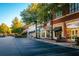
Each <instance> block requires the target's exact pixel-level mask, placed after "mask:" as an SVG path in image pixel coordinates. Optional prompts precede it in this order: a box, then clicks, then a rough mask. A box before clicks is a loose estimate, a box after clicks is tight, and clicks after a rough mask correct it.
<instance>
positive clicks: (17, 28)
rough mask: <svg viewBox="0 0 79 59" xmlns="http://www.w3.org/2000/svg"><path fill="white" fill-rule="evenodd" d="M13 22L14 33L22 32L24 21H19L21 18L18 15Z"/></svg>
mask: <svg viewBox="0 0 79 59" xmlns="http://www.w3.org/2000/svg"><path fill="white" fill-rule="evenodd" d="M12 23H13V25H12V32H13V33H21V32H22V31H23V29H22V22H21V21H19V19H18V18H17V17H15V18H14V20H13V21H12Z"/></svg>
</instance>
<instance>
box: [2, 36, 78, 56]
mask: <svg viewBox="0 0 79 59" xmlns="http://www.w3.org/2000/svg"><path fill="white" fill-rule="evenodd" d="M0 56H79V49H75V48H68V47H63V46H58V45H55V44H49V43H45V42H41V41H36V40H34V38H30V39H29V38H14V37H3V38H0Z"/></svg>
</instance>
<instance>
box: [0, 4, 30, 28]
mask: <svg viewBox="0 0 79 59" xmlns="http://www.w3.org/2000/svg"><path fill="white" fill-rule="evenodd" d="M29 5H30V4H28V3H0V24H1V23H5V24H7V25H8V26H11V24H12V20H13V19H14V18H15V17H18V18H19V19H20V20H21V16H20V12H21V11H23V10H24V9H26V8H27V7H28V6H29Z"/></svg>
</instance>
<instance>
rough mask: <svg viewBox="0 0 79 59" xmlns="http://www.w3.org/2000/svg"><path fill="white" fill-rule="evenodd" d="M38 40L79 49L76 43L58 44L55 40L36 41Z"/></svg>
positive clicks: (43, 40)
mask: <svg viewBox="0 0 79 59" xmlns="http://www.w3.org/2000/svg"><path fill="white" fill-rule="evenodd" d="M36 40H38V41H42V42H46V43H51V44H56V45H61V46H65V47H71V48H76V49H79V46H76V45H75V43H74V42H56V41H55V40H48V39H36Z"/></svg>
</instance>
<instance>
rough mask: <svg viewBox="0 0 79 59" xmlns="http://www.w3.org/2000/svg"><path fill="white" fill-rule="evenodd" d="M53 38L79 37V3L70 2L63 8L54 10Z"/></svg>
mask: <svg viewBox="0 0 79 59" xmlns="http://www.w3.org/2000/svg"><path fill="white" fill-rule="evenodd" d="M51 25H52V26H53V38H57V37H58V36H61V37H65V38H66V40H67V41H75V37H76V36H77V37H79V3H69V4H66V5H65V6H63V7H62V9H61V10H59V11H57V12H54V14H53V19H52V21H51Z"/></svg>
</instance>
